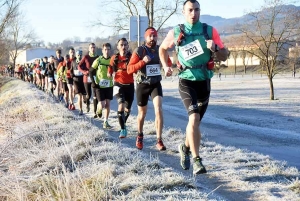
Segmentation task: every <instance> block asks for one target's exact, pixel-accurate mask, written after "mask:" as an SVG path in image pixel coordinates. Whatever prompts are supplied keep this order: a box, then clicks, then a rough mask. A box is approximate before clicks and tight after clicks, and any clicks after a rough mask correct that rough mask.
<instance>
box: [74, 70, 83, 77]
mask: <svg viewBox="0 0 300 201" xmlns="http://www.w3.org/2000/svg"><path fill="white" fill-rule="evenodd" d="M74 75H75V76H82V75H83V74H82V72H80V71H79V70H74Z"/></svg>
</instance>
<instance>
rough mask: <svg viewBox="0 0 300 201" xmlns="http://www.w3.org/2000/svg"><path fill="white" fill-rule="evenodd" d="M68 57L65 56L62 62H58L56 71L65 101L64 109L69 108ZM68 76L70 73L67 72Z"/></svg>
mask: <svg viewBox="0 0 300 201" xmlns="http://www.w3.org/2000/svg"><path fill="white" fill-rule="evenodd" d="M69 59H70V56H69V55H68V54H67V55H66V56H65V57H64V61H62V62H60V63H59V64H58V69H57V78H58V80H59V81H61V83H62V89H63V91H64V99H65V107H66V108H69V88H68V83H70V80H69V77H68V72H69V70H68V68H70V64H71V63H70V62H69ZM69 74H70V72H69Z"/></svg>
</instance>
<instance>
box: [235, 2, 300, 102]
mask: <svg viewBox="0 0 300 201" xmlns="http://www.w3.org/2000/svg"><path fill="white" fill-rule="evenodd" d="M288 3H289V2H286V1H283V0H265V5H264V6H263V7H262V9H261V10H260V12H252V13H249V14H248V15H249V17H250V20H249V21H248V22H247V23H245V24H244V25H243V26H241V27H240V28H239V31H240V32H241V33H243V34H244V36H245V37H246V38H247V39H248V41H249V43H248V44H247V45H249V47H251V48H247V52H248V53H250V54H251V55H254V56H256V57H258V58H259V59H260V64H261V65H262V68H265V69H266V74H267V76H268V80H269V85H270V99H271V100H274V86H273V78H274V76H275V75H276V74H277V73H278V72H279V70H280V68H279V66H280V65H281V64H282V63H283V61H284V59H285V58H286V57H287V55H288V48H289V47H290V46H291V45H292V44H291V42H290V40H291V39H293V38H295V37H297V36H299V33H297V30H299V28H300V24H299V19H300V12H299V9H297V7H296V6H292V5H288ZM253 47H254V48H253Z"/></svg>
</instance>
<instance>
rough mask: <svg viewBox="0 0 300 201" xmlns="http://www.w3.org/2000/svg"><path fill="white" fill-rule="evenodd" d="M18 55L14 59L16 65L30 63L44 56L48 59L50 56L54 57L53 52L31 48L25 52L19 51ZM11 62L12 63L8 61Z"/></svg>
mask: <svg viewBox="0 0 300 201" xmlns="http://www.w3.org/2000/svg"><path fill="white" fill-rule="evenodd" d="M19 51H20V53H19V55H18V57H17V59H16V64H24V63H29V62H30V63H31V62H32V61H34V60H35V59H40V58H43V57H44V56H47V57H49V56H50V55H53V56H55V50H52V49H47V48H41V47H38V48H31V49H27V50H19ZM10 62H12V61H10Z"/></svg>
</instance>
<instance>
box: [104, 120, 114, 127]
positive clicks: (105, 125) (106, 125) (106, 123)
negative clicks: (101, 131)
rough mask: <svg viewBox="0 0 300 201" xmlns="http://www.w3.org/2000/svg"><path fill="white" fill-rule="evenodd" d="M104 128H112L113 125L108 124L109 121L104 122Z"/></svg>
mask: <svg viewBox="0 0 300 201" xmlns="http://www.w3.org/2000/svg"><path fill="white" fill-rule="evenodd" d="M103 128H112V127H111V125H109V124H108V122H107V121H105V122H104V123H103Z"/></svg>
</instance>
